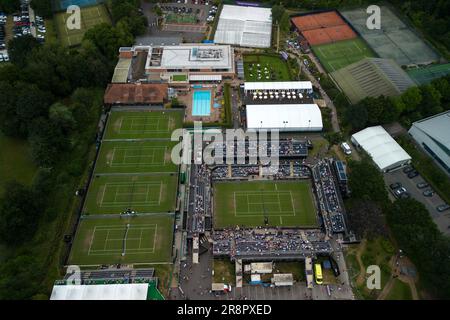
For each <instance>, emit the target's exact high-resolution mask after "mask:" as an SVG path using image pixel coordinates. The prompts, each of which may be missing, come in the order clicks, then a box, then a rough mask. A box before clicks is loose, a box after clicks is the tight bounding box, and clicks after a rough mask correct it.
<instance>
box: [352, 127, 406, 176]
mask: <svg viewBox="0 0 450 320" xmlns="http://www.w3.org/2000/svg"><path fill="white" fill-rule="evenodd" d="M351 140H352V142H353V144H355V145H356V146H359V147H361V148H362V149H364V150H365V151H366V152H367V153H368V154H369V155H370V156H371V157H372V159H373V161H374V162H375V164H376V165H377V167H378V168H379V169H380V171H383V172H387V171H393V170H395V169H399V168H401V167H402V166H404V165H407V164H408V163H410V161H411V157H410V156H409V154H407V153H406V151H405V150H403V149H402V147H400V145H399V144H398V143H397V142H396V141H395V140H394V139H393V138H392V137H391V136H390V135H389V134H388V133H387V132H386V130H384V128H383V127H382V126H376V127H369V128H366V129H364V130H362V131H359V132H357V133H355V134H354V135H352V138H351Z"/></svg>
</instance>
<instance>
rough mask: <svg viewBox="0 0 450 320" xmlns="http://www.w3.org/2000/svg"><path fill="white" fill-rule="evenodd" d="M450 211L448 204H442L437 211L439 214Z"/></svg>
mask: <svg viewBox="0 0 450 320" xmlns="http://www.w3.org/2000/svg"><path fill="white" fill-rule="evenodd" d="M448 209H450V205H448V204H446V203H444V204H441V205H439V206H437V207H436V210H437V211H439V212H443V211H446V210H448Z"/></svg>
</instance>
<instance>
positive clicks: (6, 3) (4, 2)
mask: <svg viewBox="0 0 450 320" xmlns="http://www.w3.org/2000/svg"><path fill="white" fill-rule="evenodd" d="M19 6H20V0H0V11H3V12H4V13H14V12H16V11H17V8H19Z"/></svg>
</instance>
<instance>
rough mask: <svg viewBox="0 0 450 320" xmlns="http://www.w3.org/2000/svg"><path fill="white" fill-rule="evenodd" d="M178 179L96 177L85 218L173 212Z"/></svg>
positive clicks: (144, 176) (174, 176)
mask: <svg viewBox="0 0 450 320" xmlns="http://www.w3.org/2000/svg"><path fill="white" fill-rule="evenodd" d="M176 184H177V175H176V174H171V175H168V174H165V175H134V176H130V175H95V176H94V177H93V179H92V181H91V185H90V187H89V192H88V195H87V197H86V203H85V206H84V210H83V213H84V214H90V215H92V214H120V213H122V212H124V211H125V210H127V209H131V210H132V211H136V212H138V213H152V212H156V213H159V212H173V211H174V210H175V204H176V191H177V186H176Z"/></svg>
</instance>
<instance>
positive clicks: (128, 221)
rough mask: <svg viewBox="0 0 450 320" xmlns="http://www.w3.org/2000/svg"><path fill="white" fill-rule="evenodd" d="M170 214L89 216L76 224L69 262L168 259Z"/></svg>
mask: <svg viewBox="0 0 450 320" xmlns="http://www.w3.org/2000/svg"><path fill="white" fill-rule="evenodd" d="M172 236H173V216H171V215H159V216H152V217H131V218H124V217H122V218H119V217H112V218H89V219H83V220H82V221H81V222H80V225H79V226H78V230H77V234H76V237H75V241H74V244H73V246H72V251H71V253H70V257H69V263H70V264H77V265H95V264H116V263H138V262H139V263H150V262H168V261H170V257H171V252H172Z"/></svg>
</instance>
